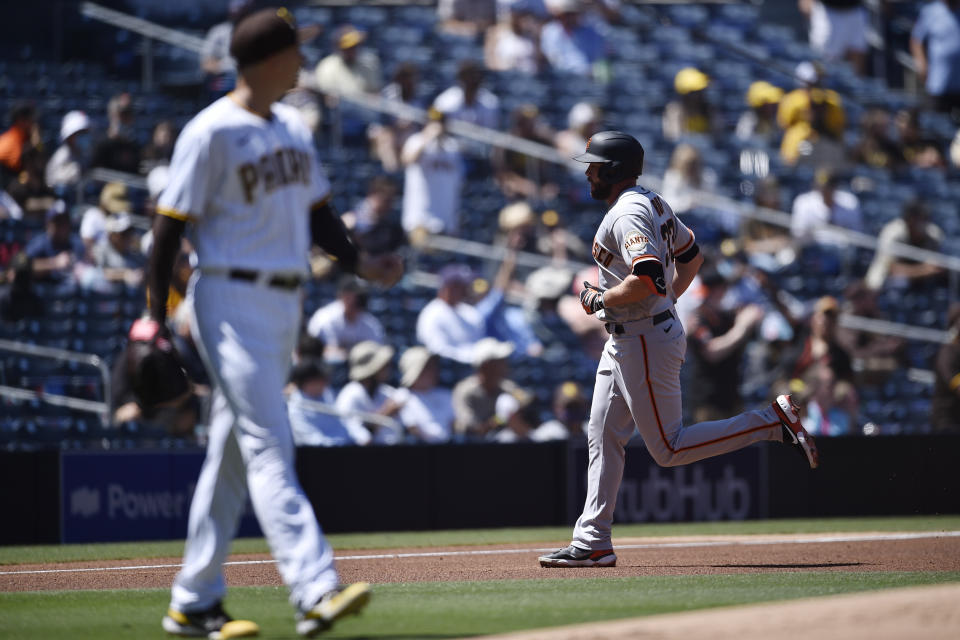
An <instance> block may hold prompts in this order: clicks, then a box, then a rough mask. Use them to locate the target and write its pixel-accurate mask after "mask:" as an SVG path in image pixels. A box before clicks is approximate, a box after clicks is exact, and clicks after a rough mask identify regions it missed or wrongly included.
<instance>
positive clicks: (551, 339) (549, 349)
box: [523, 265, 579, 364]
mask: <svg viewBox="0 0 960 640" xmlns="http://www.w3.org/2000/svg"><path fill="white" fill-rule="evenodd" d="M572 282H573V273H572V272H570V271H569V270H567V269H565V268H563V267H559V266H556V265H550V266H546V267H540V268H539V269H537V270H536V271H534V272H533V273H531V274H530V275H529V276H528V277H527V280H526V304H525V305H524V309H523V311H524V318H525V320H526V324H527V325H528V326H529V327H530V330H531V331H532V333H533V335H534V337H535V338H536V340H537V342H538V343H539V344H540V345H542V346H541V349H542V352H541V353H540V354H539V357H540V358H541V359H542V360H543V361H544V362H546V363H558V364H559V363H569V362H570V361H571V360H575V359H576V357H575V356H576V355H577V354H574V353H571V351H572V350H573V351H575V350H576V345H577V344H578V343H579V338H578V337H577V334H576V333H574V332H573V329H572V328H571V327H570V326H569V325H568V324H567V323H566V321H565V320H564V319H563V317H562V316H561V315H560V312H559V304H560V299H561V298H563V296H564V294H566V293H567V292H568V291H569V290H570V285H571V283H572Z"/></svg>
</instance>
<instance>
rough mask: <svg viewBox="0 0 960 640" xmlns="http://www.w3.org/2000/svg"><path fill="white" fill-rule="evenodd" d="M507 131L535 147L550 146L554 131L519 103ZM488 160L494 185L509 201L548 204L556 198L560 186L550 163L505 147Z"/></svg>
mask: <svg viewBox="0 0 960 640" xmlns="http://www.w3.org/2000/svg"><path fill="white" fill-rule="evenodd" d="M507 132H508V133H509V134H511V135H514V136H516V137H518V138H522V139H524V140H529V141H531V142H535V143H538V144H542V145H546V146H551V145H552V144H553V139H554V132H553V129H552V128H551V127H550V125H548V124H547V122H546V121H545V120H544V119H543V117H542V116H541V115H540V110H539V109H537V107H536V105H533V104H529V103H528V104H522V105H520V106H519V107H517V108H516V109H514V110H513V112H512V113H511V114H510V128H509V130H508V131H507ZM490 161H491V163H492V165H493V173H494V178H495V179H496V181H497V185H498V186H499V187H500V191H501V192H502V193H503V195H504V196H506V197H507V198H508V199H510V200H513V199H529V200H539V201H549V200H553V199H554V198H556V196H557V192H558V191H559V187H558V186H557V182H556V179H555V176H554V175H553V164H552V163H549V162H546V161H544V160H541V159H539V158H534V157H531V156H528V155H527V154H525V153H520V152H518V151H514V150H512V149H507V148H505V147H495V148H494V149H493V152H492V154H491V158H490Z"/></svg>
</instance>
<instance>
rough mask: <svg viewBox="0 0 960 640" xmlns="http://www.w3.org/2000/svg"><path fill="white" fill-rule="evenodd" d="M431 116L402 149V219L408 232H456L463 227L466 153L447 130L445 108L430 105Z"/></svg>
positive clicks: (452, 233) (453, 233)
mask: <svg viewBox="0 0 960 640" xmlns="http://www.w3.org/2000/svg"><path fill="white" fill-rule="evenodd" d="M429 118H430V121H429V122H428V123H427V125H426V126H425V127H424V128H423V130H422V131H420V132H419V133H415V134H413V135H412V136H410V137H409V138H407V141H406V143H404V145H403V150H402V151H401V152H400V162H401V164H403V166H404V167H405V169H404V174H403V213H402V214H401V220H400V221H401V224H402V225H403V229H404V231H406V232H407V233H408V234H410V233H413V232H414V231H416V232H417V233H423V232H426V233H428V234H434V233H447V234H451V235H455V234H457V233H458V232H459V230H460V189H461V186H462V184H463V173H464V171H463V156H462V154H461V152H460V143H459V142H457V140H456V139H455V138H454V137H453V136H451V135H450V134H449V132H448V131H447V125H446V116H445V115H444V114H443V112H441V111H439V110H437V109H430V111H429ZM414 235H416V234H414Z"/></svg>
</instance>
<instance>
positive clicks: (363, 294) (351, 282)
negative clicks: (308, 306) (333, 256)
mask: <svg viewBox="0 0 960 640" xmlns="http://www.w3.org/2000/svg"><path fill="white" fill-rule="evenodd" d="M366 304H367V290H366V287H365V286H364V284H363V283H362V282H360V280H358V279H357V278H356V277H355V276H353V275H346V276H344V277H343V278H342V279H341V280H340V283H339V285H338V287H337V299H336V300H334V301H333V302H330V303H329V304H327V305H324V306H322V307H320V308H319V309H317V310H316V311H315V312H314V314H313V315H312V316H310V320H309V321H308V322H307V333H309V334H310V335H311V336H313V337H315V338H318V339H320V340H322V341H323V343H324V345H326V346H325V347H324V356H323V357H324V359H325V360H328V361H330V362H343V361H344V360H346V359H347V354H348V353H350V349H352V348H353V346H354V345H355V344H358V343H360V342H363V341H364V340H372V341H374V342H377V343H383V342H384V339H385V333H384V330H383V325H382V324H381V323H380V321H379V320H377V318H376V317H375V316H374V315H373V314H372V313H370V312H369V311H367V310H366Z"/></svg>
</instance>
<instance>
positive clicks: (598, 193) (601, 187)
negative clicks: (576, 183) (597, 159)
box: [590, 182, 613, 200]
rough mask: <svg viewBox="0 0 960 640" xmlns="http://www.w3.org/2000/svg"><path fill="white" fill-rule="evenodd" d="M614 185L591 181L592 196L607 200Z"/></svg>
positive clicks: (595, 198) (596, 198)
mask: <svg viewBox="0 0 960 640" xmlns="http://www.w3.org/2000/svg"><path fill="white" fill-rule="evenodd" d="M611 188H613V185H611V184H607V183H606V182H591V183H590V197H591V198H593V199H594V200H606V199H607V198H608V197H609V196H610V189H611Z"/></svg>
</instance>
